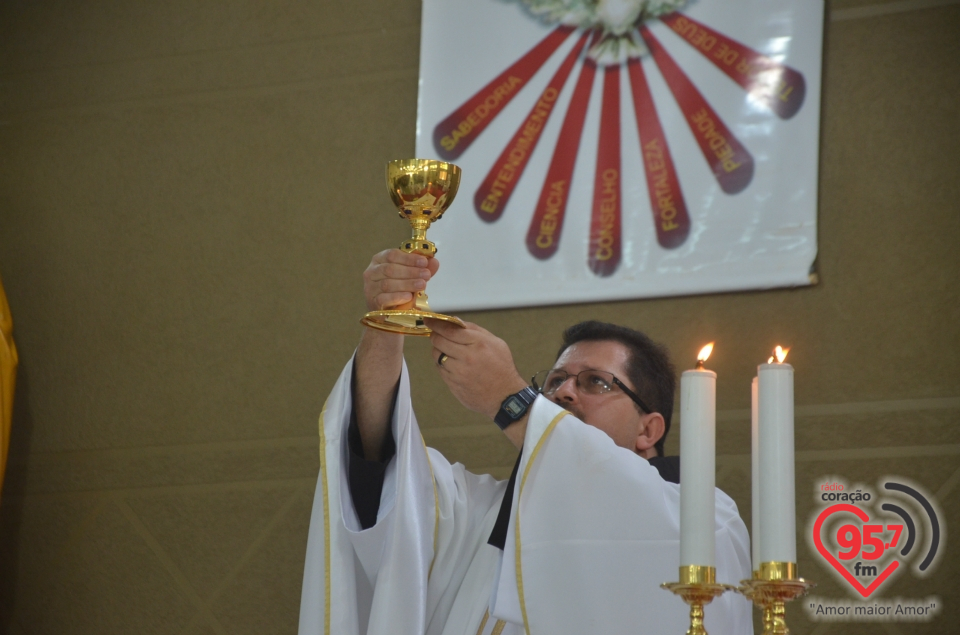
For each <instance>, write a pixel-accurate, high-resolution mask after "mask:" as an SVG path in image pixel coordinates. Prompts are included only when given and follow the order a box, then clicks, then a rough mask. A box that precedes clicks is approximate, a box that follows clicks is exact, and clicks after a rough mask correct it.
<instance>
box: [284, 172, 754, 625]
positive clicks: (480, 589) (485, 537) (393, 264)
mask: <svg viewBox="0 0 960 635" xmlns="http://www.w3.org/2000/svg"><path fill="white" fill-rule="evenodd" d="M458 182H459V168H456V166H452V165H451V164H449V163H443V162H439V161H423V160H405V161H397V162H392V163H391V164H389V165H388V188H390V191H391V198H393V200H394V202H395V203H396V204H397V207H398V209H399V211H400V214H401V216H403V217H404V218H406V219H407V220H408V221H409V222H410V224H411V226H412V228H413V235H412V236H411V238H410V239H409V240H408V241H405V243H404V244H403V245H401V249H389V250H386V251H382V252H380V253H378V254H376V255H375V256H374V257H373V259H372V261H371V263H370V265H369V267H368V268H367V270H366V272H365V273H364V295H365V298H366V302H367V306H368V310H369V311H370V312H369V313H368V314H367V315H366V316H365V317H364V320H363V321H364V323H365V324H367V325H368V326H370V327H371V328H366V329H364V332H363V334H362V336H361V339H360V343H359V346H358V347H357V351H356V353H355V355H354V357H353V359H352V360H350V361H349V362H348V363H347V365H346V367H345V368H344V370H343V373H342V374H341V377H340V379H339V381H338V382H337V384H336V385H335V386H334V388H333V390H332V392H331V394H330V396H329V398H328V399H327V402H326V405H325V406H324V411H323V414H322V415H321V421H320V439H321V468H320V478H319V479H318V482H317V491H316V495H315V502H314V508H313V514H312V517H311V525H310V537H309V543H308V548H307V558H306V565H305V571H304V585H303V593H302V599H301V609H300V611H301V612H300V633H301V634H302V635H307V634H310V635H315V634H324V635H326V634H336V635H359V634H360V633H371V634H374V633H377V634H379V633H384V634H386V633H391V634H393V633H404V634H405V633H411V634H430V635H454V634H457V635H463V634H469V635H473V634H474V633H477V634H479V635H490V634H495V635H519V634H521V633H524V632H527V633H530V634H531V635H539V634H541V633H542V634H544V635H547V634H549V635H565V634H569V635H584V634H586V633H624V634H626V633H663V634H665V635H666V634H669V635H680V633H683V632H684V631H685V630H686V627H687V625H688V617H687V613H686V610H685V607H684V605H683V604H681V603H679V602H673V601H670V598H669V597H667V596H665V594H664V592H663V591H662V590H661V589H660V588H659V585H660V583H661V582H664V581H667V580H671V579H674V578H675V577H676V572H677V562H678V557H679V556H678V554H679V486H678V485H677V484H676V483H674V482H669V481H668V480H666V479H665V478H664V477H662V476H661V472H660V471H659V470H658V467H657V466H658V465H659V467H660V469H662V470H663V472H664V474H665V475H666V476H668V477H672V478H673V480H676V478H675V475H671V471H672V470H671V465H670V461H668V460H665V459H664V458H663V457H662V454H663V450H662V447H663V437H664V435H665V434H666V432H667V430H668V429H669V425H670V418H671V415H672V410H673V400H674V387H675V383H676V378H675V376H674V370H673V367H672V365H671V363H670V361H669V358H668V356H667V354H666V351H665V350H664V349H663V348H662V347H661V346H659V345H657V344H655V343H654V342H652V341H651V340H650V339H649V338H647V337H646V336H645V335H643V334H642V333H639V332H637V331H634V330H632V329H628V328H625V327H619V326H615V325H611V324H604V323H600V322H584V323H581V324H577V325H574V326H572V327H570V328H569V329H567V330H566V331H565V332H564V334H563V344H562V347H561V349H560V353H559V355H558V358H557V359H556V360H555V361H554V363H553V365H552V367H550V368H549V369H548V370H546V371H543V372H542V373H538V374H537V376H536V378H535V381H527V380H525V379H523V378H522V377H521V376H520V374H519V372H518V371H517V369H516V366H515V365H514V362H513V357H512V354H511V352H510V348H509V346H508V345H507V344H506V342H504V341H503V340H502V339H500V338H498V337H497V336H495V335H494V334H492V333H490V332H489V331H487V330H486V329H484V328H482V327H480V326H478V325H476V324H472V323H469V322H462V321H460V320H459V319H457V318H454V317H450V316H444V315H440V314H436V313H433V312H432V311H430V309H429V305H428V304H427V301H426V298H425V296H424V294H423V292H424V290H425V289H426V286H427V283H428V281H429V280H430V279H431V278H432V277H433V276H434V275H436V274H437V271H438V268H439V261H438V259H437V257H436V247H435V246H434V245H433V244H432V243H430V241H428V240H426V228H427V227H429V224H430V223H431V222H434V221H435V220H436V218H438V217H439V216H440V215H442V214H443V210H445V209H446V206H448V205H449V204H450V203H451V202H452V201H453V198H454V197H455V195H456V185H457V183H458ZM441 206H442V209H439V213H438V211H437V209H438V208H440V207H441ZM451 257H455V256H451ZM405 334H406V335H427V336H429V337H430V338H431V341H432V344H433V351H432V354H433V357H434V361H435V362H436V367H437V371H438V372H439V373H440V376H441V377H442V378H443V380H444V382H445V383H446V385H447V386H448V387H449V389H450V391H451V392H452V393H453V395H454V396H455V397H456V398H457V399H458V400H459V401H460V402H461V403H462V404H463V405H464V406H465V407H466V408H468V409H470V410H473V411H475V412H479V413H481V414H484V415H486V416H487V417H489V418H490V419H491V421H492V423H493V424H494V425H497V426H498V427H499V428H500V429H501V430H502V431H503V433H504V434H505V435H506V436H507V437H508V438H509V439H510V441H511V442H513V444H514V445H515V446H516V447H517V448H518V449H519V450H520V455H519V457H518V460H517V464H516V465H515V467H514V470H513V474H512V475H511V477H510V479H509V480H508V481H496V480H494V479H493V478H491V477H490V476H486V475H483V476H478V475H475V474H472V473H470V472H468V471H467V470H466V469H465V468H464V467H463V466H462V465H460V464H450V463H449V462H448V461H447V460H446V459H445V458H444V457H443V456H442V455H441V454H440V453H439V452H437V451H435V450H433V449H430V448H427V447H426V446H425V444H424V443H423V441H422V437H421V436H420V432H419V429H418V426H417V420H416V417H415V415H414V411H413V407H412V404H411V400H410V381H409V376H408V371H407V369H406V365H405V364H404V361H403V343H404V339H405ZM544 365H545V366H549V361H548V360H545V364H544ZM585 424H586V425H585ZM673 469H675V466H673ZM716 546H717V551H716V553H717V578H718V580H723V581H725V582H726V581H729V582H733V583H735V582H739V580H742V579H745V578H749V577H750V574H751V571H750V561H749V553H750V546H749V538H748V537H747V532H746V528H745V527H744V525H743V522H742V521H741V520H740V517H739V515H738V513H737V510H736V505H735V504H734V503H733V501H732V500H731V499H730V498H729V497H727V496H726V495H725V494H723V493H722V492H720V491H719V490H717V500H716ZM706 626H707V629H708V630H710V631H711V632H714V633H717V634H720V633H736V634H742V633H752V632H753V626H752V615H751V608H750V604H749V603H748V602H747V601H746V600H744V599H743V598H742V597H740V596H737V595H736V594H730V593H728V594H725V595H724V596H723V597H721V598H718V599H717V600H715V601H714V603H713V604H711V610H710V612H709V613H708V615H707V619H706Z"/></svg>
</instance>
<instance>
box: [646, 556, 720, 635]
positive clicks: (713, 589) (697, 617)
mask: <svg viewBox="0 0 960 635" xmlns="http://www.w3.org/2000/svg"><path fill="white" fill-rule="evenodd" d="M660 588H663V589H666V590H667V591H670V592H671V593H674V594H676V595H679V596H680V597H681V598H682V599H683V601H684V602H686V603H687V604H689V605H690V628H689V629H687V635H707V629H706V628H704V626H703V607H704V605H706V604H710V603H711V602H713V598H715V597H718V596H720V595H722V594H723V593H725V592H727V591H735V590H736V587H733V586H730V585H729V584H717V569H716V567H705V566H701V565H695V564H691V565H687V566H684V567H680V581H679V582H664V583H663V584H661V585H660Z"/></svg>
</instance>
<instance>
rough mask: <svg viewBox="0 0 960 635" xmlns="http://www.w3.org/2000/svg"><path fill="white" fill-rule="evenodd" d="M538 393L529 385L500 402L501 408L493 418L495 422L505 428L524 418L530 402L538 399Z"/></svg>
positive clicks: (502, 428) (499, 426)
mask: <svg viewBox="0 0 960 635" xmlns="http://www.w3.org/2000/svg"><path fill="white" fill-rule="evenodd" d="M538 394H539V393H538V392H537V391H536V390H534V389H533V388H531V387H530V386H527V387H526V388H524V389H523V390H521V391H520V392H518V393H514V394H512V395H509V396H508V397H507V398H506V399H504V400H503V403H501V404H500V410H499V411H498V412H497V416H496V417H494V418H493V421H494V423H496V424H497V427H498V428H500V429H501V430H505V429H506V428H507V426H509V425H510V424H511V423H513V422H515V421H518V420H520V419H522V418H523V416H524V415H526V414H527V410H528V409H529V408H530V404H532V403H533V402H534V401H536V400H537V395H538Z"/></svg>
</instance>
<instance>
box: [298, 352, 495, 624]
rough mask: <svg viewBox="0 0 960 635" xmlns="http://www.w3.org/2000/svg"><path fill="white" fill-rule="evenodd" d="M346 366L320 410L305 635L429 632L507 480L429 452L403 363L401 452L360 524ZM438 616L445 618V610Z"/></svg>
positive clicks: (397, 434)
mask: <svg viewBox="0 0 960 635" xmlns="http://www.w3.org/2000/svg"><path fill="white" fill-rule="evenodd" d="M352 365H353V362H352V361H351V362H350V363H348V364H347V366H346V368H345V369H344V371H343V373H342V374H341V376H340V379H339V380H338V382H337V385H336V386H335V387H334V389H333V391H332V393H331V395H330V397H329V398H328V400H327V404H326V405H325V407H324V414H323V415H322V416H321V440H322V450H321V470H320V479H319V481H318V483H317V494H316V496H315V500H314V509H313V514H312V516H311V522H310V532H309V537H308V544H307V562H306V564H305V567H304V584H303V592H302V597H301V608H300V618H301V619H300V633H301V634H302V635H307V634H309V635H321V634H322V635H328V634H330V633H336V635H354V634H355V633H361V632H368V633H381V632H384V633H386V632H391V631H394V630H396V626H397V624H403V625H404V629H403V630H404V631H405V632H413V633H424V632H427V626H428V623H431V622H434V621H436V618H437V614H438V613H443V610H444V607H446V610H449V603H450V602H452V599H451V598H448V597H447V593H446V591H447V589H448V588H449V587H450V586H451V585H453V586H456V584H457V580H458V579H460V580H462V576H463V573H464V571H465V565H464V559H465V558H467V559H466V562H467V563H468V562H469V558H468V552H469V549H465V546H466V545H472V544H474V543H476V541H477V536H478V532H479V525H480V524H481V523H479V522H478V519H483V518H485V517H486V513H487V511H488V510H489V508H490V507H491V505H492V504H493V501H494V500H496V501H499V495H502V491H503V486H502V485H498V484H497V483H496V482H495V481H493V480H492V479H490V478H489V477H486V478H484V477H477V476H475V475H472V474H469V473H468V472H466V471H465V470H464V469H463V466H461V465H450V463H449V462H447V461H446V459H444V458H443V456H442V455H440V454H439V453H438V452H436V451H433V450H428V449H427V448H426V447H425V445H424V443H423V439H422V437H421V436H420V431H419V428H418V426H417V421H416V417H415V415H414V413H413V408H412V405H411V402H410V382H409V374H408V370H407V368H406V364H404V366H403V370H402V372H401V376H400V386H399V393H398V395H397V403H396V407H395V410H394V413H393V421H392V425H393V433H394V438H395V440H396V444H397V451H396V455H395V456H394V458H393V460H392V461H391V462H390V465H389V466H388V467H387V471H386V474H385V478H384V484H383V490H382V493H381V497H380V508H379V512H378V514H377V523H376V524H375V525H374V526H373V527H370V528H368V529H366V530H362V529H361V528H360V524H359V521H358V519H357V515H356V511H355V510H354V508H353V503H352V498H351V496H350V492H349V487H348V474H347V466H348V456H349V447H348V445H347V429H348V426H349V422H350V409H351V408H352V394H351V392H350V378H351V375H352V371H353V368H352ZM441 617H442V615H441Z"/></svg>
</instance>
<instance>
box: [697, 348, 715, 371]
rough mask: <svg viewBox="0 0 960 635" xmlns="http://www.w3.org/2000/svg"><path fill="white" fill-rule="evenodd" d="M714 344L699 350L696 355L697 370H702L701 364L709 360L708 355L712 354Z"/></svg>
mask: <svg viewBox="0 0 960 635" xmlns="http://www.w3.org/2000/svg"><path fill="white" fill-rule="evenodd" d="M713 345H714V342H710V343H709V344H707V345H706V346H704V347H703V348H701V349H700V353H698V354H697V368H698V369H700V368H703V363H704V362H705V361H707V359H709V358H710V353H712V352H713Z"/></svg>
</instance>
